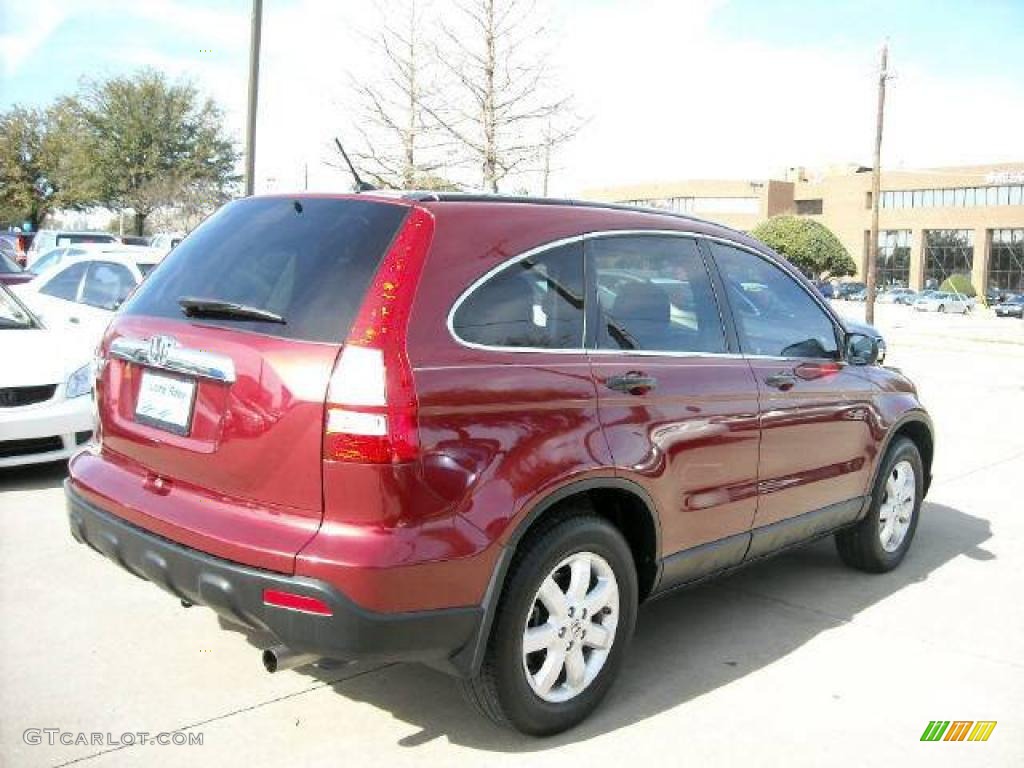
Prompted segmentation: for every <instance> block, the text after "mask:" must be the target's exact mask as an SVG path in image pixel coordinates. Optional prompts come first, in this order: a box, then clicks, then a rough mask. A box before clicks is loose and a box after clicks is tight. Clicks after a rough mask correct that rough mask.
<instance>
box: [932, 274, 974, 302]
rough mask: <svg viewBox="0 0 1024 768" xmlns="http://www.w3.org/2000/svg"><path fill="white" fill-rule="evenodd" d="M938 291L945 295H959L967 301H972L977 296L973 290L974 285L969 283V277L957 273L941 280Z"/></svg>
mask: <svg viewBox="0 0 1024 768" xmlns="http://www.w3.org/2000/svg"><path fill="white" fill-rule="evenodd" d="M939 290H940V291H945V292H946V293H959V294H960V295H962V296H966V297H967V298H969V299H973V298H974V297H975V296H977V295H978V292H977V291H976V290H975V289H974V284H973V283H971V276H970V275H962V274H959V273H957V274H953V275H950V276H949V277H947V278H946V279H945V280H943V281H942V285H940V286H939Z"/></svg>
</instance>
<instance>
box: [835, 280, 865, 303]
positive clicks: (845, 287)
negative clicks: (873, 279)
mask: <svg viewBox="0 0 1024 768" xmlns="http://www.w3.org/2000/svg"><path fill="white" fill-rule="evenodd" d="M866 287H867V286H865V285H864V283H840V284H839V285H838V286H836V298H839V299H846V300H849V299H850V297H851V296H852V295H853V294H856V293H861V292H863V291H864V290H865V289H866Z"/></svg>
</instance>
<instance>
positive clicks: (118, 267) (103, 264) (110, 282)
mask: <svg viewBox="0 0 1024 768" xmlns="http://www.w3.org/2000/svg"><path fill="white" fill-rule="evenodd" d="M134 287H135V277H134V275H132V273H131V270H129V269H128V268H127V267H125V266H124V265H123V264H114V263H112V262H109V261H95V262H93V263H92V264H90V265H89V274H88V275H86V277H85V285H84V286H83V287H82V303H83V304H89V305H90V306H93V307H99V308H100V309H117V307H118V306H120V304H121V302H122V301H124V300H125V299H126V298H128V294H129V293H131V292H132V288H134Z"/></svg>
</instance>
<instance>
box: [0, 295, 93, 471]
mask: <svg viewBox="0 0 1024 768" xmlns="http://www.w3.org/2000/svg"><path fill="white" fill-rule="evenodd" d="M0 360H3V361H5V364H4V365H0V467H13V466H19V465H21V464H35V463H39V462H48V461H58V460H62V459H67V458H68V457H69V456H70V455H71V454H72V453H73V452H74V451H75V449H76V448H77V447H78V446H79V445H81V444H82V443H85V442H86V441H88V440H89V438H90V437H91V436H92V429H93V410H94V409H93V405H92V386H93V374H92V354H91V348H90V346H89V345H88V343H84V342H83V341H82V340H81V339H79V338H77V337H76V334H74V333H68V332H66V331H54V330H51V329H49V328H46V327H44V325H43V324H42V323H41V322H40V321H39V318H37V317H35V316H34V315H33V314H32V312H30V311H29V309H28V308H27V307H26V306H25V305H24V304H23V303H22V302H20V301H19V300H18V299H17V298H16V297H15V296H14V295H13V293H11V291H10V289H8V288H7V287H6V286H3V285H0Z"/></svg>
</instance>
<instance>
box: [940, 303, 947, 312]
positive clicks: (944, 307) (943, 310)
mask: <svg viewBox="0 0 1024 768" xmlns="http://www.w3.org/2000/svg"><path fill="white" fill-rule="evenodd" d="M939 312H942V313H943V314H944V313H945V312H946V305H945V304H939Z"/></svg>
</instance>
